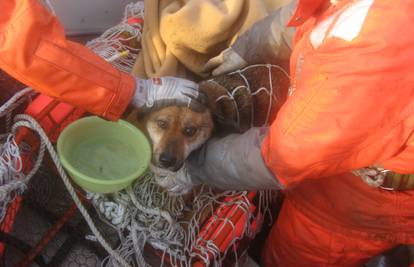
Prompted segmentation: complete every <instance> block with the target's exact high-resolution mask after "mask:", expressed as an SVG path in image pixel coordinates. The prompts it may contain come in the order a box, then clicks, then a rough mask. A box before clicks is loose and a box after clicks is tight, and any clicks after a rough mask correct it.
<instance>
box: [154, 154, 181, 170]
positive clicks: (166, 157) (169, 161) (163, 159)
mask: <svg viewBox="0 0 414 267" xmlns="http://www.w3.org/2000/svg"><path fill="white" fill-rule="evenodd" d="M158 162H159V163H160V165H161V167H163V168H168V167H172V166H174V164H175V163H176V162H177V158H176V157H175V156H173V155H170V154H167V153H162V154H161V155H160V158H159V160H158Z"/></svg>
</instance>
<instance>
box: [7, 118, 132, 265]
mask: <svg viewBox="0 0 414 267" xmlns="http://www.w3.org/2000/svg"><path fill="white" fill-rule="evenodd" d="M15 120H16V121H17V122H16V123H15V124H14V125H13V130H14V131H16V129H17V128H18V127H21V126H24V127H27V128H29V129H32V130H33V131H34V132H36V133H37V134H38V135H39V136H40V140H41V143H44V145H45V146H46V148H47V150H48V151H49V154H50V156H51V158H52V160H53V162H54V164H55V165H56V168H57V170H58V172H59V174H60V176H61V178H62V181H63V183H64V184H65V186H66V189H67V190H68V192H69V194H70V195H71V197H72V199H73V201H74V202H75V204H76V206H77V207H78V209H79V211H80V213H81V214H82V215H83V217H84V218H85V221H86V222H87V223H88V225H89V228H90V229H91V231H92V233H93V234H94V235H95V237H96V238H97V240H98V241H99V243H100V244H101V245H102V246H103V247H104V249H105V250H106V251H107V252H108V254H109V255H111V256H112V257H113V258H115V259H116V260H117V262H118V263H119V264H121V266H125V267H129V266H130V265H129V264H128V263H127V262H126V261H125V260H124V259H123V258H121V257H120V256H119V254H118V253H116V252H115V251H114V250H113V249H112V248H111V246H110V245H109V244H108V243H107V242H106V240H105V239H104V238H103V237H102V235H101V234H100V232H99V230H98V229H97V228H96V226H95V224H94V223H93V220H92V218H91V217H90V215H89V213H88V212H87V210H86V209H85V208H84V207H83V204H82V203H81V201H80V199H79V197H78V196H77V194H76V192H75V189H74V188H73V186H72V184H71V183H70V181H69V179H68V177H67V175H66V173H65V171H64V170H63V167H62V165H61V164H60V161H59V159H58V155H57V154H56V152H55V150H54V148H53V145H52V143H51V142H50V141H49V139H48V137H47V135H46V133H45V132H44V131H43V129H42V128H41V126H40V125H39V124H38V123H37V122H36V120H35V119H33V118H32V117H30V116H29V115H17V116H16V117H15ZM25 180H28V179H27V178H25Z"/></svg>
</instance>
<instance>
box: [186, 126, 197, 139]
mask: <svg viewBox="0 0 414 267" xmlns="http://www.w3.org/2000/svg"><path fill="white" fill-rule="evenodd" d="M196 132H197V128H196V127H185V128H184V130H183V134H184V135H185V136H188V137H191V136H193V135H195V133H196Z"/></svg>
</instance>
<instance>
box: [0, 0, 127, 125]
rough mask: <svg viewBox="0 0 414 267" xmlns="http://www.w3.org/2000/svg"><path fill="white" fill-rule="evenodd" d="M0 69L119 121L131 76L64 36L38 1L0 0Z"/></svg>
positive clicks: (31, 84) (52, 93) (54, 95)
mask: <svg viewBox="0 0 414 267" xmlns="http://www.w3.org/2000/svg"><path fill="white" fill-rule="evenodd" d="M0 10H1V12H0V68H1V69H3V70H4V71H5V72H7V73H8V74H9V75H11V76H13V77H14V78H15V79H17V80H19V81H21V82H23V83H25V84H26V85H28V86H30V87H32V88H33V89H35V90H37V91H39V92H41V93H44V94H46V95H49V96H51V97H54V98H56V99H59V100H61V101H64V102H67V103H70V104H72V105H74V106H77V107H81V108H84V109H86V110H87V111H89V112H91V113H94V114H97V115H100V116H103V117H105V118H107V119H111V120H115V119H118V118H119V117H120V116H121V114H122V113H123V111H124V110H125V109H126V107H127V105H128V104H129V102H130V99H131V97H132V96H133V94H134V91H135V80H134V78H133V77H132V76H130V75H128V74H126V73H123V72H121V71H119V70H117V69H116V68H114V67H113V66H112V65H110V64H109V63H107V62H106V61H105V60H103V59H102V58H100V57H99V56H98V55H96V54H95V53H93V52H92V51H91V50H89V49H88V48H87V47H85V46H83V45H80V44H78V43H74V42H70V41H68V40H66V38H65V33H64V30H63V27H62V25H61V24H60V23H59V21H58V20H57V18H56V17H54V16H53V15H51V14H50V13H49V12H48V11H47V10H46V8H45V7H43V6H42V5H41V4H40V3H39V2H38V1H37V0H7V1H0Z"/></svg>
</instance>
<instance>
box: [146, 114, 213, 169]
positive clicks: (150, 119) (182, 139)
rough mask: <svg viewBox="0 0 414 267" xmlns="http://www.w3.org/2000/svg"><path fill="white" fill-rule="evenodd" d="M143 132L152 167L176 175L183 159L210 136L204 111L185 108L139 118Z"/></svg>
mask: <svg viewBox="0 0 414 267" xmlns="http://www.w3.org/2000/svg"><path fill="white" fill-rule="evenodd" d="M142 122H143V125H142V126H143V128H144V130H145V131H146V132H147V135H148V136H149V138H150V140H151V143H152V147H153V157H152V164H153V165H155V167H158V168H161V169H168V170H170V171H177V170H178V169H180V168H181V167H182V165H183V163H184V161H185V159H186V158H187V156H188V155H189V154H190V153H191V152H192V151H193V150H195V149H197V148H198V147H200V146H201V145H202V144H203V143H205V142H206V141H207V139H208V138H209V137H210V136H211V133H212V131H213V120H212V116H211V113H210V111H209V110H208V109H205V110H204V111H202V112H196V111H193V110H191V109H189V108H187V107H178V106H168V107H165V108H161V109H159V110H156V111H152V112H149V113H147V114H145V116H144V117H143V120H142Z"/></svg>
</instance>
